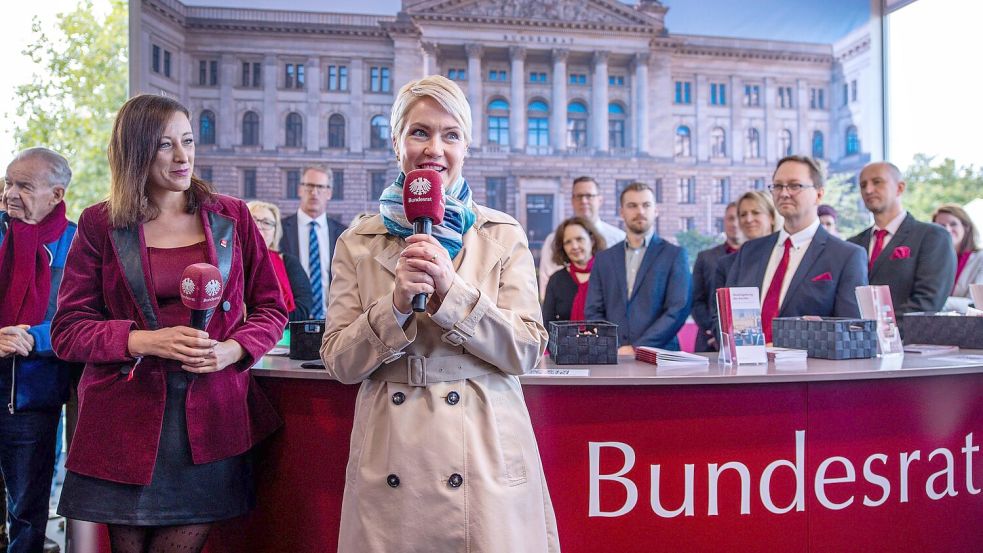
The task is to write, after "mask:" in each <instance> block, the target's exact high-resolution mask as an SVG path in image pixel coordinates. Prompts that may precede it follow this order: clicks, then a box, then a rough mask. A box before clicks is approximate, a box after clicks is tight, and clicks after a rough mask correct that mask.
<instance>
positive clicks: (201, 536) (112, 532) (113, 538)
mask: <svg viewBox="0 0 983 553" xmlns="http://www.w3.org/2000/svg"><path fill="white" fill-rule="evenodd" d="M210 528H211V525H210V524H189V525H184V526H130V525H125V524H110V525H109V543H110V546H111V547H112V550H113V553H200V551H201V549H202V548H203V547H205V540H206V539H208V530H209V529H210Z"/></svg>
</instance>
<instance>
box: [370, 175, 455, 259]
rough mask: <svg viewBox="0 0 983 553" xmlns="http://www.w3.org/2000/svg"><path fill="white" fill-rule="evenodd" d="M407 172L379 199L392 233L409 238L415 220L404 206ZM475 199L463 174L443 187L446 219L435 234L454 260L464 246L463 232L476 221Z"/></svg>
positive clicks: (384, 220) (381, 209) (437, 227)
mask: <svg viewBox="0 0 983 553" xmlns="http://www.w3.org/2000/svg"><path fill="white" fill-rule="evenodd" d="M405 178H406V175H405V174H404V173H400V174H399V176H398V177H396V181H395V182H393V183H392V184H390V185H389V187H388V188H386V190H385V191H384V192H383V193H382V197H381V198H379V213H381V214H382V221H383V222H384V223H385V224H386V229H387V230H389V234H392V235H394V236H399V237H401V238H406V237H407V236H410V235H412V234H413V223H412V222H410V221H409V220H407V219H406V211H405V210H404V209H403V180H404V179H405ZM474 219H475V215H474V202H473V201H472V199H471V187H470V186H468V181H466V180H464V177H458V179H457V182H455V183H454V184H453V185H451V186H449V187H447V188H445V189H444V221H443V222H442V223H440V224H439V225H434V227H433V237H434V238H436V239H437V241H438V242H440V244H441V245H442V246H444V249H446V250H447V253H448V254H450V256H451V259H454V258H455V257H457V254H458V252H460V251H461V247H462V246H463V245H464V233H465V232H467V231H468V229H470V228H471V225H473V224H474Z"/></svg>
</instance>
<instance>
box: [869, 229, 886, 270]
mask: <svg viewBox="0 0 983 553" xmlns="http://www.w3.org/2000/svg"><path fill="white" fill-rule="evenodd" d="M874 236H876V238H875V239H874V249H872V250H870V262H868V263H867V272H868V273H869V272H870V271H871V270H872V269H873V268H874V261H876V260H877V256H879V255H881V250H883V249H884V237H885V236H887V230H885V229H880V230H875V231H874Z"/></svg>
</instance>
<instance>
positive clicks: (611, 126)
mask: <svg viewBox="0 0 983 553" xmlns="http://www.w3.org/2000/svg"><path fill="white" fill-rule="evenodd" d="M625 119H626V115H625V108H624V107H623V106H622V105H621V104H618V103H615V102H611V103H610V104H608V147H609V148H624V147H625Z"/></svg>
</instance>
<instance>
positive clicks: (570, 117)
mask: <svg viewBox="0 0 983 553" xmlns="http://www.w3.org/2000/svg"><path fill="white" fill-rule="evenodd" d="M567 147H569V148H586V147H587V106H586V105H584V103H583V102H580V101H576V100H574V101H573V102H570V103H569V104H567Z"/></svg>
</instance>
